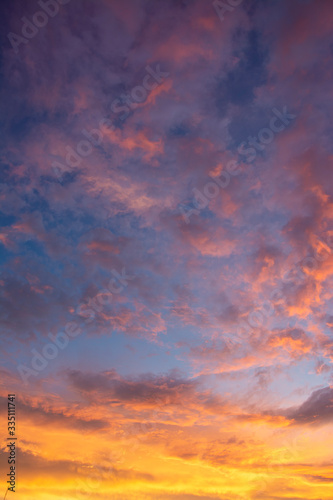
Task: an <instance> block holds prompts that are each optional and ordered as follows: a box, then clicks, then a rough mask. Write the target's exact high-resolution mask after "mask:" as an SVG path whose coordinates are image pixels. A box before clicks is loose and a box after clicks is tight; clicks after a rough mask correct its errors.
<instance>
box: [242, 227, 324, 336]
mask: <svg viewBox="0 0 333 500" xmlns="http://www.w3.org/2000/svg"><path fill="white" fill-rule="evenodd" d="M317 243H318V246H317V248H316V249H315V252H314V254H313V255H307V256H306V257H304V259H302V260H301V261H300V262H298V263H297V264H296V265H295V266H294V267H293V268H292V269H289V271H287V272H286V273H284V275H283V276H282V282H283V283H284V284H286V283H292V284H293V285H300V284H302V283H304V282H305V281H306V279H307V277H308V275H309V273H310V272H312V271H313V270H314V269H317V268H318V267H319V264H320V263H322V262H325V261H326V260H327V259H328V258H329V257H330V256H331V255H332V250H333V233H331V232H328V233H326V234H325V235H322V236H321V238H318V240H317ZM281 299H283V300H284V295H283V293H282V290H281V289H280V287H276V288H275V289H274V290H273V292H272V293H271V296H270V299H269V300H265V301H264V302H263V303H262V304H261V305H260V307H258V308H257V309H255V310H254V311H251V313H249V314H248V315H247V318H246V319H245V320H243V321H242V323H241V324H240V325H239V328H242V329H243V331H244V330H245V331H247V332H249V327H250V328H251V329H252V328H260V327H262V326H263V325H264V324H265V322H266V321H267V319H268V318H269V317H271V316H272V315H273V314H274V312H275V307H276V304H277V303H278V302H279V301H280V300H281ZM252 332H253V330H252Z"/></svg>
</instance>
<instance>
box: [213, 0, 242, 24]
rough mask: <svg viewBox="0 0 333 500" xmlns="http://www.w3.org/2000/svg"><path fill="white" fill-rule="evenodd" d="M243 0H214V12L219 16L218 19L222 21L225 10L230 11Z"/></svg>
mask: <svg viewBox="0 0 333 500" xmlns="http://www.w3.org/2000/svg"><path fill="white" fill-rule="evenodd" d="M243 1H244V0H227V1H226V2H221V1H220V0H214V2H213V7H214V9H215V11H216V14H217V15H218V16H219V18H220V21H221V22H222V21H224V19H225V18H224V15H225V14H226V13H227V12H232V11H233V10H235V7H239V5H240V4H241V3H243Z"/></svg>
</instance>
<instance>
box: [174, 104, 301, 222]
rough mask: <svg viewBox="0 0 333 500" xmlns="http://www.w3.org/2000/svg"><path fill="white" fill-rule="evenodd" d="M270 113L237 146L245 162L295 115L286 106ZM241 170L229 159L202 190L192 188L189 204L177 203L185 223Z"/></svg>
mask: <svg viewBox="0 0 333 500" xmlns="http://www.w3.org/2000/svg"><path fill="white" fill-rule="evenodd" d="M272 113H273V114H274V116H273V117H272V118H271V119H270V122H269V127H263V128H262V129H260V130H259V132H258V135H257V136H255V137H251V136H249V137H248V140H247V141H244V142H242V143H241V144H240V145H239V146H238V148H237V151H238V154H239V155H241V156H246V159H245V162H246V163H252V162H253V161H254V160H255V159H256V157H257V152H258V151H260V152H262V151H263V150H264V149H265V148H266V147H267V146H268V145H269V144H270V143H271V142H272V141H273V139H274V137H275V135H276V134H278V133H280V132H282V131H283V130H285V129H286V127H287V126H288V125H290V123H291V122H292V120H294V119H295V118H296V115H293V114H290V113H288V111H287V106H284V107H283V109H282V112H281V111H279V110H278V109H277V108H273V109H272ZM248 146H250V147H248ZM241 172H242V169H241V168H240V167H239V161H237V160H230V161H229V162H228V163H227V165H226V168H225V170H222V172H221V173H219V174H217V175H214V173H210V174H209V177H210V178H211V180H210V181H208V182H207V183H206V184H205V186H204V188H203V190H202V191H200V190H199V189H197V188H193V190H192V192H193V194H194V196H193V199H192V200H191V204H190V205H188V204H185V203H182V204H181V205H179V211H180V212H181V214H182V216H183V218H184V220H185V222H186V224H189V223H190V217H191V215H199V213H200V211H201V210H203V209H205V208H206V207H208V205H209V203H210V202H211V200H213V199H214V198H216V197H217V196H218V195H219V194H220V189H221V188H222V189H225V188H226V187H227V186H229V183H230V179H231V177H232V176H236V175H239V174H240V173H241Z"/></svg>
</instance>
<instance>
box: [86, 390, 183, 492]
mask: <svg viewBox="0 0 333 500" xmlns="http://www.w3.org/2000/svg"><path fill="white" fill-rule="evenodd" d="M177 404H178V406H181V407H183V403H182V401H179V402H178V403H177ZM166 405H167V403H166V402H165V400H163V399H162V398H161V397H160V396H155V397H154V398H153V408H154V410H153V411H152V414H151V418H152V419H153V422H150V421H146V422H138V423H136V425H134V426H132V427H130V428H129V429H125V431H124V433H123V440H125V444H126V447H130V450H131V455H133V453H134V452H135V451H136V450H137V449H138V448H139V446H140V444H143V443H144V442H145V437H142V436H140V433H141V434H143V435H145V434H147V433H148V432H153V431H154V430H156V429H157V428H158V423H157V422H156V421H155V420H157V419H158V418H159V413H160V412H163V411H164V410H165V407H166ZM125 455H126V452H125V449H124V448H123V449H122V452H121V453H120V452H111V454H110V455H109V460H110V462H111V465H110V466H109V467H103V466H100V465H95V466H94V467H93V468H92V469H90V470H89V474H88V475H87V476H86V477H85V478H84V479H81V478H80V479H76V498H77V499H79V500H84V499H88V498H90V497H91V496H92V495H95V494H96V492H97V491H98V490H99V489H100V487H101V486H102V481H103V480H107V479H110V478H111V477H113V478H114V479H117V477H118V476H119V471H118V470H117V468H116V465H120V464H123V463H124V462H125ZM131 498H133V499H134V497H131Z"/></svg>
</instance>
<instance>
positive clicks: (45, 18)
mask: <svg viewBox="0 0 333 500" xmlns="http://www.w3.org/2000/svg"><path fill="white" fill-rule="evenodd" d="M69 2H70V0H38V2H37V3H38V5H39V6H40V7H41V8H42V9H43V10H38V11H36V12H35V14H34V15H33V16H32V21H30V20H29V19H28V18H27V17H26V16H23V17H22V18H21V21H22V22H23V26H22V28H21V35H17V34H16V33H13V32H10V33H8V35H7V37H8V39H9V41H10V43H11V46H12V48H13V50H14V52H15V54H17V53H18V52H19V46H20V45H21V44H27V43H28V42H29V41H30V40H31V39H32V38H34V37H35V36H36V35H37V33H38V31H39V30H40V29H41V28H45V26H46V25H47V23H48V22H49V17H55V16H56V15H57V14H58V12H59V9H60V7H59V6H60V5H66V4H68V3H69Z"/></svg>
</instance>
